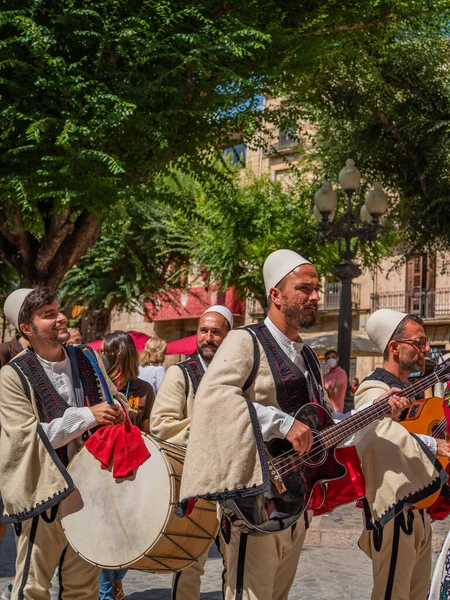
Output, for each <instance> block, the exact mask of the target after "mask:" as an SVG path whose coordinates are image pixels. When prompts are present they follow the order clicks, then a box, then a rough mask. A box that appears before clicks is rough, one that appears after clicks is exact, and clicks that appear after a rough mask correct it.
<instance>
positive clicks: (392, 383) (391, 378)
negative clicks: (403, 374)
mask: <svg viewBox="0 0 450 600" xmlns="http://www.w3.org/2000/svg"><path fill="white" fill-rule="evenodd" d="M364 381H382V382H383V383H385V384H386V385H388V386H389V387H391V388H393V387H397V388H400V389H401V390H404V389H405V388H406V387H408V386H409V385H411V384H410V383H409V381H408V382H407V383H404V382H403V381H400V379H399V378H398V377H396V376H395V375H394V374H393V373H390V372H389V371H386V369H382V368H381V367H377V368H376V369H375V371H374V372H373V373H371V374H370V375H368V376H367V377H366V378H365V379H363V381H362V382H361V383H363V382H364ZM408 411H409V408H405V410H404V411H403V412H402V414H401V415H400V417H399V420H400V421H403V419H404V418H405V417H406V415H407V414H408Z"/></svg>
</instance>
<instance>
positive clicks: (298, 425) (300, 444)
mask: <svg viewBox="0 0 450 600" xmlns="http://www.w3.org/2000/svg"><path fill="white" fill-rule="evenodd" d="M286 439H287V441H288V442H290V443H291V444H292V447H293V448H294V450H295V451H296V452H298V453H299V454H305V452H308V450H310V448H311V446H312V444H313V434H312V432H311V429H310V428H309V427H308V425H305V423H302V422H301V421H297V419H296V420H295V421H294V424H293V425H292V427H291V428H290V429H289V431H288V434H287V436H286Z"/></svg>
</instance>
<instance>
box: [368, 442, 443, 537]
mask: <svg viewBox="0 0 450 600" xmlns="http://www.w3.org/2000/svg"><path fill="white" fill-rule="evenodd" d="M410 435H412V436H413V437H414V439H415V440H416V441H417V443H418V444H419V445H420V447H421V449H422V450H423V452H424V453H425V454H426V456H427V458H428V459H429V461H430V462H431V464H432V465H433V467H434V468H435V470H436V471H437V472H438V476H437V477H435V479H434V480H433V481H432V482H431V483H430V485H428V486H427V487H426V488H423V489H421V490H418V491H417V492H414V493H413V494H410V495H409V496H406V497H405V498H402V499H401V500H399V501H398V502H396V503H395V504H393V505H392V506H390V507H389V508H388V509H387V510H386V512H384V513H383V514H382V515H381V516H380V517H379V519H377V521H376V525H375V524H373V523H372V522H371V521H369V522H367V523H366V529H369V530H371V529H375V528H376V529H379V528H380V527H384V526H385V525H386V523H388V522H389V521H390V520H391V519H393V518H394V517H395V516H396V515H398V514H399V513H401V512H402V511H403V510H405V508H409V507H410V506H414V504H417V503H418V502H420V501H421V500H424V499H425V498H428V496H432V495H433V494H434V493H435V492H438V491H439V490H440V489H441V488H442V487H443V485H444V483H445V482H446V481H447V479H448V475H447V473H446V471H445V469H444V468H443V466H442V464H441V463H440V461H439V460H438V458H437V457H436V456H435V455H434V454H433V453H432V452H431V450H430V449H429V448H428V447H427V446H426V445H425V444H424V442H422V440H421V439H420V438H419V437H417V436H416V435H415V434H414V433H411V434H410Z"/></svg>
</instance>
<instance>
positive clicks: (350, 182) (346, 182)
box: [339, 158, 361, 192]
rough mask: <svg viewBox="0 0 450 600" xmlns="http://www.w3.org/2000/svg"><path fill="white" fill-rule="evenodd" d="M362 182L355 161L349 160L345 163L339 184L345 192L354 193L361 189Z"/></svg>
mask: <svg viewBox="0 0 450 600" xmlns="http://www.w3.org/2000/svg"><path fill="white" fill-rule="evenodd" d="M360 182H361V173H360V172H359V171H358V169H357V168H356V167H355V161H354V160H352V159H351V158H349V159H348V160H347V161H346V162H345V167H344V168H343V169H342V170H341V172H340V173H339V183H340V185H341V187H342V189H343V190H345V191H348V192H354V191H355V190H357V189H358V188H359V184H360Z"/></svg>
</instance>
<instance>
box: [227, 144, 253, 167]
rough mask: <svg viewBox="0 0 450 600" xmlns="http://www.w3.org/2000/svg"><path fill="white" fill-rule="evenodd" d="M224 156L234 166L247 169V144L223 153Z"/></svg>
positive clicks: (228, 149)
mask: <svg viewBox="0 0 450 600" xmlns="http://www.w3.org/2000/svg"><path fill="white" fill-rule="evenodd" d="M222 156H223V158H224V159H225V160H228V161H230V162H231V164H232V165H239V166H241V167H245V163H246V160H247V147H246V145H245V144H237V145H236V146H231V147H230V148H226V149H225V150H224V151H223V153H222Z"/></svg>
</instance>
